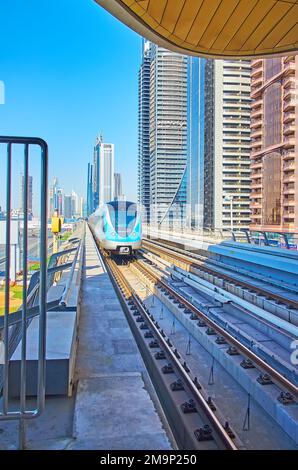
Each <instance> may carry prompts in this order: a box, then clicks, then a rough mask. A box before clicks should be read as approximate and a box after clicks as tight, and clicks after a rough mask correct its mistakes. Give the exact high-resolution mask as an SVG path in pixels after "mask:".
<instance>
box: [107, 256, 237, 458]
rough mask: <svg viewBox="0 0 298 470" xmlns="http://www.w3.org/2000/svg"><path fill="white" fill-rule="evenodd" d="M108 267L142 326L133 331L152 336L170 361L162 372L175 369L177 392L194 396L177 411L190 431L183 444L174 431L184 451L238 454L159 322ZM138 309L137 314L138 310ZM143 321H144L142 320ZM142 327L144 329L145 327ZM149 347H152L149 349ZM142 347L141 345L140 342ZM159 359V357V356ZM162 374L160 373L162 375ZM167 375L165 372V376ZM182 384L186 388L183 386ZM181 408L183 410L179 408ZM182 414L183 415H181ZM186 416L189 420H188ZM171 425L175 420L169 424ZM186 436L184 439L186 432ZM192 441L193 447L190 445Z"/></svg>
mask: <svg viewBox="0 0 298 470" xmlns="http://www.w3.org/2000/svg"><path fill="white" fill-rule="evenodd" d="M105 262H106V266H107V268H108V270H109V273H110V275H111V276H112V278H113V279H114V283H115V284H116V285H117V287H118V289H120V292H121V296H122V299H123V301H124V302H125V303H126V304H128V310H129V314H130V315H131V316H134V317H135V324H136V326H137V324H138V323H139V325H140V327H139V328H134V333H135V332H136V331H137V332H138V334H139V335H140V336H141V338H142V340H144V338H143V334H142V333H144V332H145V334H146V332H147V335H148V332H151V333H153V337H152V338H150V339H151V340H150V343H151V345H152V344H154V345H155V344H156V342H157V343H158V347H159V348H160V351H159V353H160V352H161V354H162V357H163V352H164V353H165V355H166V357H167V358H168V360H169V361H168V364H167V365H166V367H167V368H168V369H167V368H166V369H164V368H162V370H171V369H170V366H172V367H173V368H174V369H175V371H176V373H177V376H178V382H177V381H176V382H173V383H172V384H171V385H172V387H173V388H174V387H175V385H174V384H176V386H178V388H179V387H180V386H182V387H183V389H187V390H188V392H189V393H187V395H188V396H192V399H191V400H188V401H186V402H184V403H181V402H180V404H178V407H179V408H180V410H182V411H183V410H185V411H183V414H184V415H185V416H184V425H185V426H187V428H188V433H189V436H190V437H188V438H186V439H185V441H184V442H183V440H184V437H183V438H181V436H179V432H178V435H177V433H175V429H174V430H173V431H174V435H175V437H176V438H177V437H178V439H177V441H178V443H179V444H180V445H182V447H183V448H189V445H190V446H192V444H193V446H194V447H193V448H194V449H202V448H203V449H204V448H206V444H207V445H208V443H210V444H211V447H209V446H207V448H218V449H229V450H236V449H237V447H236V445H235V444H234V442H233V439H232V438H231V437H230V436H229V433H230V434H233V432H232V431H231V430H230V429H228V430H226V429H225V428H224V425H222V424H221V423H220V422H219V420H218V418H217V416H216V415H215V414H214V413H213V411H212V410H211V408H210V407H209V405H208V404H207V403H206V400H205V399H204V397H203V396H202V394H201V393H200V391H199V390H198V388H200V386H198V383H197V380H196V378H194V379H192V378H191V377H190V375H189V373H188V372H187V366H186V364H185V363H184V364H182V363H181V361H180V355H179V353H178V351H177V350H175V349H174V347H173V345H172V343H171V341H170V339H169V338H167V336H166V335H165V333H164V332H163V330H161V329H160V327H159V325H158V322H157V321H156V320H155V319H154V316H153V315H152V314H150V313H149V311H148V309H147V308H146V307H145V305H144V304H143V302H142V300H141V299H140V298H139V296H138V295H137V294H136V293H135V292H134V291H133V289H132V288H131V287H130V285H129V283H128V281H127V280H126V279H125V277H124V276H123V274H122V272H121V271H120V270H119V268H118V266H117V264H116V263H115V261H114V260H112V259H109V258H106V259H105ZM135 309H136V310H135ZM140 317H141V318H140ZM130 323H131V321H130ZM144 324H145V325H147V327H148V328H149V329H143V328H144ZM142 325H143V326H142ZM150 343H149V347H150ZM138 344H139V341H138ZM157 357H158V356H157ZM157 357H156V355H155V358H156V367H158V359H157ZM160 372H161V371H160ZM163 373H164V374H165V373H166V372H163ZM182 384H183V385H182ZM172 387H171V386H170V387H169V390H168V393H169V394H175V393H176V392H175V391H174V390H173V388H172ZM179 405H180V406H179ZM194 410H196V411H195V413H196V414H198V416H199V417H200V419H199V421H202V422H203V423H204V424H203V426H201V427H199V428H197V429H195V422H196V421H197V420H196V419H194V416H193V414H194V413H193V411H194ZM180 412H181V411H180ZM187 416H188V417H189V419H187ZM170 421H172V420H170ZM176 426H177V424H176ZM183 435H184V436H185V432H183ZM191 441H192V443H191Z"/></svg>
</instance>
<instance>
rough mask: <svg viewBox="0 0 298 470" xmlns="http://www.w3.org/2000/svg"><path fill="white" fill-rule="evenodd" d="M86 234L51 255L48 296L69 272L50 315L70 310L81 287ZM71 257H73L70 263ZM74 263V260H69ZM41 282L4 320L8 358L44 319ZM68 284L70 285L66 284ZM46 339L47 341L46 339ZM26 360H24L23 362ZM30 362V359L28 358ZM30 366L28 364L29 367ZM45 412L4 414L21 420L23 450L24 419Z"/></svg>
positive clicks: (34, 280) (0, 327)
mask: <svg viewBox="0 0 298 470" xmlns="http://www.w3.org/2000/svg"><path fill="white" fill-rule="evenodd" d="M84 234H85V226H83V230H82V233H81V237H80V238H79V239H73V240H69V241H68V242H66V244H67V246H68V245H72V246H71V247H70V248H68V247H67V248H65V249H63V250H61V251H59V252H57V253H54V254H52V255H51V257H50V260H49V263H48V268H47V286H46V292H47V293H48V291H49V289H50V288H51V287H52V286H53V285H54V284H56V279H55V275H56V274H62V273H64V272H66V275H65V277H66V280H65V279H63V280H62V281H61V279H60V278H59V279H58V283H59V284H61V282H62V284H64V289H63V292H62V294H60V295H59V296H58V297H57V298H55V299H54V300H51V301H49V302H46V304H45V311H46V312H49V311H51V310H55V311H59V310H64V309H66V308H67V307H68V305H67V303H68V298H69V296H70V293H71V291H72V288H73V286H74V283H75V286H76V287H78V278H79V276H77V278H76V279H74V274H75V272H76V271H77V273H78V274H79V275H80V273H81V270H82V263H83V255H84V250H83V248H84ZM70 258H72V259H71V260H70ZM69 260H70V261H69ZM40 279H41V273H40V271H36V272H35V273H34V274H33V275H32V276H31V279H30V283H29V286H28V289H27V298H26V302H23V305H22V308H21V309H19V310H17V311H15V312H11V313H10V314H9V317H8V322H7V323H6V322H5V317H2V318H1V317H0V333H1V331H4V329H5V327H7V328H8V331H9V335H8V337H9V340H8V357H9V359H10V358H11V357H12V355H13V353H14V351H15V350H16V348H17V347H18V345H19V343H20V342H21V345H23V343H24V334H25V341H27V327H28V326H29V324H30V322H31V321H32V319H33V318H34V317H37V316H40V304H39V299H40V296H39V290H40ZM65 281H66V282H65ZM24 304H26V305H25V310H26V322H25V323H26V328H25V332H24V330H23V311H24ZM44 339H45V338H44ZM23 359H24V358H23V357H22V360H23ZM25 360H26V356H25ZM45 361H46V354H45ZM25 365H26V364H25ZM45 368H46V363H45V364H44V371H45ZM5 380H7V378H6V377H5V376H4V377H3V379H2V380H1V375H0V398H1V392H3V391H4V387H5V386H6V387H7V388H8V386H9V383H8V382H6V383H5ZM22 380H26V379H25V378H24V377H23V376H21V382H20V383H21V387H20V388H21V391H20V393H24V396H23V400H24V404H25V406H26V383H25V384H24V383H23V384H22ZM38 393H40V389H38V390H37V396H38ZM21 398H22V397H21V395H20V404H21ZM41 398H42V399H43V406H44V401H45V387H44V389H43V395H42V397H40V399H41ZM42 411H43V407H39V409H35V410H26V408H25V410H22V409H21V407H20V409H19V410H18V411H14V413H11V412H9V411H8V413H6V414H4V413H3V412H2V413H1V414H0V417H1V419H3V420H5V419H6V420H7V419H10V420H11V419H17V420H19V421H20V428H19V447H20V448H23V447H24V442H25V423H24V420H26V419H32V418H34V417H38V416H39V415H40V414H41V412H42Z"/></svg>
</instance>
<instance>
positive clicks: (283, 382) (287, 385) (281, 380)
mask: <svg viewBox="0 0 298 470" xmlns="http://www.w3.org/2000/svg"><path fill="white" fill-rule="evenodd" d="M134 264H135V265H136V266H137V267H138V268H139V270H140V271H141V272H142V271H143V274H147V275H148V276H149V277H151V279H152V281H153V283H154V284H160V285H161V286H162V287H163V288H165V289H166V290H167V291H168V292H169V293H170V294H171V295H173V296H174V297H176V299H177V300H178V301H179V302H181V303H183V304H184V305H185V306H186V307H187V308H189V309H191V311H192V312H194V313H195V314H196V315H197V316H198V317H199V318H202V319H203V320H204V321H205V322H206V324H207V325H208V326H210V327H211V328H213V329H214V330H215V331H216V332H217V333H218V334H219V335H220V336H223V337H224V338H225V339H226V340H227V341H228V343H230V344H232V345H233V346H235V347H236V348H237V350H238V351H241V353H242V354H243V355H244V356H246V357H248V358H249V359H251V360H252V361H253V362H254V363H255V364H256V365H257V366H258V367H259V368H260V369H262V370H263V371H264V372H266V373H268V374H269V375H270V376H271V377H272V378H273V379H274V380H275V381H276V382H277V383H278V384H279V385H280V386H281V388H282V389H283V388H284V389H286V390H287V391H289V392H291V393H292V394H293V395H294V397H295V398H296V399H297V398H298V387H297V386H296V385H295V384H293V383H292V382H290V381H289V380H288V379H287V378H286V377H284V376H283V375H282V374H280V373H279V372H278V371H276V370H275V369H274V368H273V367H272V366H270V365H269V364H267V363H266V362H265V361H264V360H263V359H261V358H260V357H259V356H257V355H256V354H255V353H254V352H252V351H251V350H250V349H248V348H247V347H246V346H244V345H243V344H242V343H241V342H240V341H238V340H237V339H236V338H234V337H233V336H232V335H231V334H230V333H228V332H227V331H226V330H225V329H224V328H222V327H221V326H219V325H218V324H217V323H215V322H214V321H213V320H211V319H210V318H209V317H208V316H207V315H206V314H205V313H204V312H203V311H202V310H200V309H199V308H198V307H195V306H194V305H193V304H192V303H190V302H189V301H188V300H187V299H186V298H185V297H184V296H182V295H181V294H179V293H178V292H177V291H175V289H173V288H172V287H170V286H169V285H168V284H167V283H166V282H164V281H163V280H162V279H161V278H160V277H159V276H158V275H157V274H156V273H154V272H153V271H152V270H150V269H149V268H148V266H146V267H145V266H144V265H143V264H141V263H140V262H139V261H136V262H135V263H134Z"/></svg>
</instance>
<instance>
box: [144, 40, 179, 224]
mask: <svg viewBox="0 0 298 470" xmlns="http://www.w3.org/2000/svg"><path fill="white" fill-rule="evenodd" d="M150 49H151V51H150V54H151V64H150V109H149V111H150V134H149V135H150V204H151V217H153V221H154V222H160V221H162V220H163V218H164V217H165V214H166V213H167V211H168V209H169V206H170V205H171V204H172V203H173V201H174V199H175V196H176V194H177V191H178V190H179V187H181V188H182V186H181V181H182V177H183V174H184V173H185V168H186V161H187V57H186V56H183V55H181V54H178V53H175V52H170V51H168V50H166V49H163V48H162V47H159V46H157V45H155V44H151V48H150ZM184 192H185V191H184ZM182 199H183V197H182V195H180V197H179V200H180V201H182ZM185 202H186V193H185Z"/></svg>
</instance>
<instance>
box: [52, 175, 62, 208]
mask: <svg viewBox="0 0 298 470" xmlns="http://www.w3.org/2000/svg"><path fill="white" fill-rule="evenodd" d="M55 211H57V213H58V215H62V214H63V191H62V188H60V187H59V185H58V178H57V177H56V176H55V177H54V179H53V184H52V186H51V188H50V204H49V216H50V217H52V215H53V214H54V212H55Z"/></svg>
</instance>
